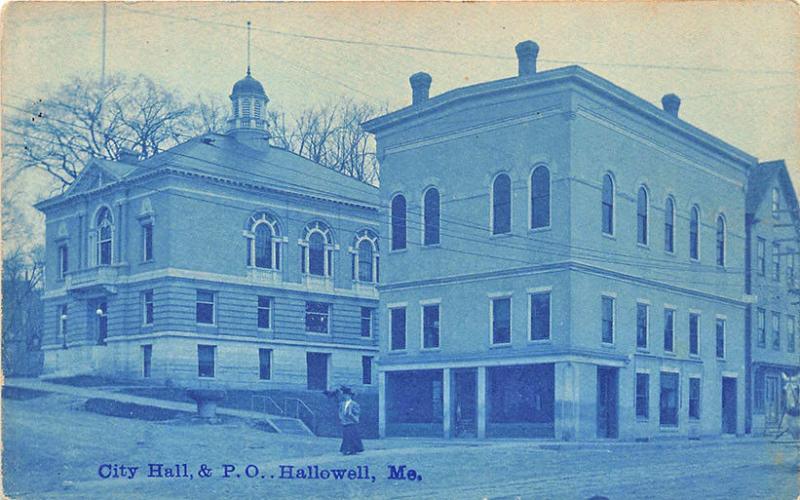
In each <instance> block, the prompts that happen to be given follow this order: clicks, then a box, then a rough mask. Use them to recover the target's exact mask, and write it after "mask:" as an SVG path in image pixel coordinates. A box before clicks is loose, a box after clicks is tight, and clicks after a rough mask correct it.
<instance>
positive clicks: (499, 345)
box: [489, 342, 511, 349]
mask: <svg viewBox="0 0 800 500" xmlns="http://www.w3.org/2000/svg"><path fill="white" fill-rule="evenodd" d="M508 347H511V342H504V343H502V344H494V343H492V344H489V349H503V348H508Z"/></svg>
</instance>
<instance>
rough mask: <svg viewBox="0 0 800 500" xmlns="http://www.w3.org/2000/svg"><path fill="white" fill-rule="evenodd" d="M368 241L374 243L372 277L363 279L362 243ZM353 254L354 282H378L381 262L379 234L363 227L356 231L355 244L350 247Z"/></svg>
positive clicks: (352, 275)
mask: <svg viewBox="0 0 800 500" xmlns="http://www.w3.org/2000/svg"><path fill="white" fill-rule="evenodd" d="M364 241H366V242H368V243H369V244H370V245H372V263H371V266H372V279H371V280H369V281H363V280H361V273H360V266H361V250H360V247H361V243H362V242H364ZM348 251H349V252H350V255H351V256H352V265H353V269H352V273H351V278H352V280H353V282H354V283H365V284H376V283H378V263H379V262H380V251H379V246H378V235H377V234H375V232H374V231H372V230H371V229H366V228H365V229H361V230H360V231H358V232H357V233H356V236H355V238H354V239H353V246H352V247H350V248H349V249H348Z"/></svg>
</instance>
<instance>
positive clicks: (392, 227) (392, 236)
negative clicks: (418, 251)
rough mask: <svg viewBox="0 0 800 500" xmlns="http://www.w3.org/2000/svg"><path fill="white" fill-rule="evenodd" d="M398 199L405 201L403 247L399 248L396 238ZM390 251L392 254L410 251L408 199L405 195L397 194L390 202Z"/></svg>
mask: <svg viewBox="0 0 800 500" xmlns="http://www.w3.org/2000/svg"><path fill="white" fill-rule="evenodd" d="M398 198H402V199H403V246H402V247H398V246H395V245H396V238H395V213H394V212H395V206H394V204H395V201H396V200H397V199H398ZM389 233H390V237H389V241H390V244H389V251H390V252H402V251H404V250H408V198H406V196H405V195H404V194H403V193H395V194H394V195H393V196H392V197H391V200H390V201H389Z"/></svg>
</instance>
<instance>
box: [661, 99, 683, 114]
mask: <svg viewBox="0 0 800 500" xmlns="http://www.w3.org/2000/svg"><path fill="white" fill-rule="evenodd" d="M661 105H662V106H663V107H664V111H666V112H667V113H669V114H671V115H672V116H675V117H677V116H678V109H679V108H680V107H681V98H680V97H678V96H676V95H675V94H666V95H665V96H664V97H662V98H661Z"/></svg>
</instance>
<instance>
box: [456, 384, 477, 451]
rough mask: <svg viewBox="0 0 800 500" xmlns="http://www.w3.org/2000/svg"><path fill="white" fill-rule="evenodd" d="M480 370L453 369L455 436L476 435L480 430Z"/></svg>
mask: <svg viewBox="0 0 800 500" xmlns="http://www.w3.org/2000/svg"><path fill="white" fill-rule="evenodd" d="M477 377H478V372H477V370H476V369H469V370H454V371H453V410H452V411H453V436H454V437H475V436H476V435H477V432H478V384H477Z"/></svg>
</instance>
